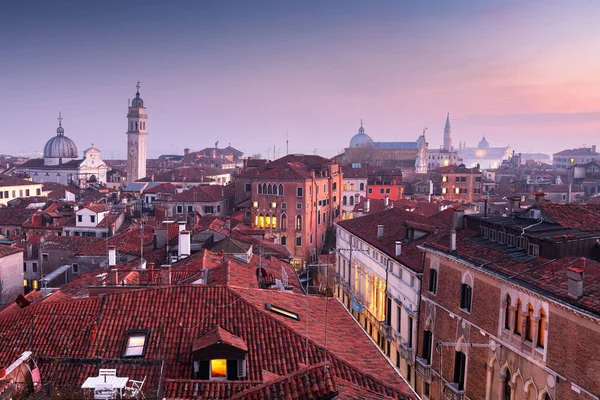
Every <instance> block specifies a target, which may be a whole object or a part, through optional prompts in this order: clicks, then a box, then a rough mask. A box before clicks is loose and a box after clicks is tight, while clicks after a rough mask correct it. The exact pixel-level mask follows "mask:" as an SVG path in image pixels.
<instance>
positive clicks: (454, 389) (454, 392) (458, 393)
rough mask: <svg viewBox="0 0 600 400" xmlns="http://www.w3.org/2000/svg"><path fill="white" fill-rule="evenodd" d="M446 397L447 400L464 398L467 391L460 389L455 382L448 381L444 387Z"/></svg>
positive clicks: (462, 399) (461, 399)
mask: <svg viewBox="0 0 600 400" xmlns="http://www.w3.org/2000/svg"><path fill="white" fill-rule="evenodd" d="M444 399H446V400H464V399H465V391H464V390H459V389H458V386H457V384H456V383H454V382H447V383H446V386H445V387H444Z"/></svg>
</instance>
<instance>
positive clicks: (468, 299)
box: [460, 274, 473, 312]
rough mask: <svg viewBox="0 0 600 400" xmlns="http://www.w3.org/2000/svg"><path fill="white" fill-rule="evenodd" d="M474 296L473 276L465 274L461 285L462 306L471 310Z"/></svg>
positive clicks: (468, 310) (466, 309)
mask: <svg viewBox="0 0 600 400" xmlns="http://www.w3.org/2000/svg"><path fill="white" fill-rule="evenodd" d="M472 297H473V277H472V276H471V275H470V274H465V275H464V277H463V283H462V285H461V287H460V308H462V309H463V310H465V311H467V312H471V304H472Z"/></svg>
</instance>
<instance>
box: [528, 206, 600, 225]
mask: <svg viewBox="0 0 600 400" xmlns="http://www.w3.org/2000/svg"><path fill="white" fill-rule="evenodd" d="M534 207H536V208H539V209H540V210H542V211H543V212H544V213H545V214H546V215H548V216H549V217H550V218H552V220H553V221H554V222H556V223H557V224H559V225H561V226H563V227H565V228H573V229H580V230H582V231H600V205H598V204H581V205H580V204H575V203H567V204H559V203H553V202H550V201H543V202H540V203H537V204H536V205H535V206H534Z"/></svg>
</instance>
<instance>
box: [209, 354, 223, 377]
mask: <svg viewBox="0 0 600 400" xmlns="http://www.w3.org/2000/svg"><path fill="white" fill-rule="evenodd" d="M210 379H223V380H225V379H227V360H224V359H217V360H210Z"/></svg>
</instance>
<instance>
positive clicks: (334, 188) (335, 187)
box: [331, 182, 337, 191]
mask: <svg viewBox="0 0 600 400" xmlns="http://www.w3.org/2000/svg"><path fill="white" fill-rule="evenodd" d="M331 190H333V191H335V190H337V182H333V183H332V184H331Z"/></svg>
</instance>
